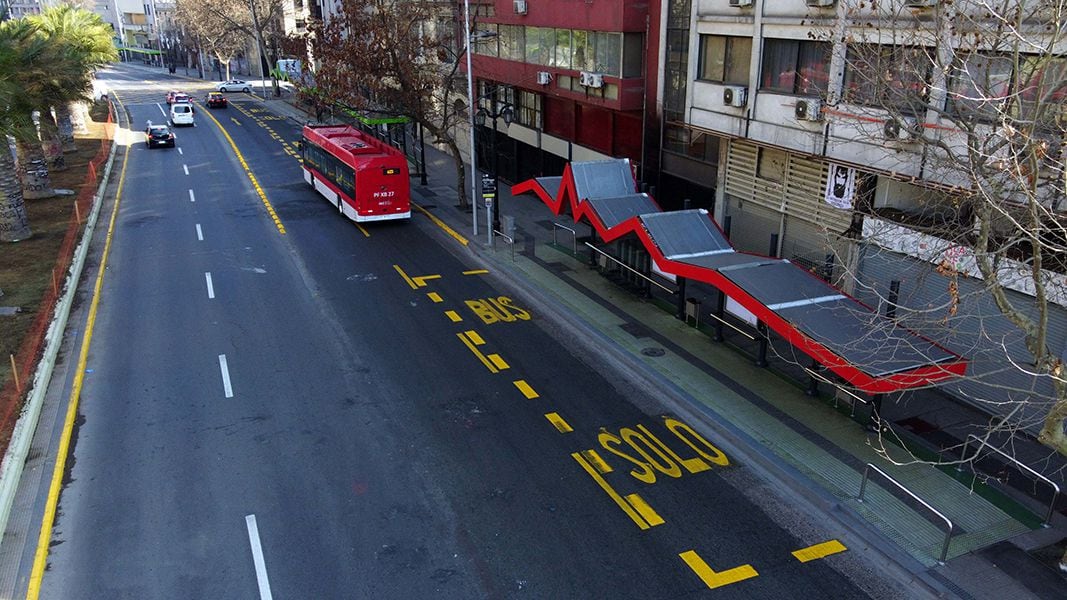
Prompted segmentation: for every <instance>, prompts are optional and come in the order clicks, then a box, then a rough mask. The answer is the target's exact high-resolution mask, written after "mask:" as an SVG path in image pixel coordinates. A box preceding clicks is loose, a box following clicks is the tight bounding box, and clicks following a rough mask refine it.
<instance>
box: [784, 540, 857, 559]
mask: <svg viewBox="0 0 1067 600" xmlns="http://www.w3.org/2000/svg"><path fill="white" fill-rule="evenodd" d="M845 550H848V548H846V547H845V545H844V544H842V543H841V542H839V541H837V540H830V541H828V542H823V543H821V544H815V545H814V546H808V547H807V548H801V549H800V550H796V551H794V552H793V556H794V557H796V559H797V560H799V561H800V562H802V563H806V562H809V561H813V560H818V559H820V558H825V557H827V556H830V555H831V554H837V553H838V552H844V551H845Z"/></svg>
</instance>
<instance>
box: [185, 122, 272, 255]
mask: <svg viewBox="0 0 1067 600" xmlns="http://www.w3.org/2000/svg"><path fill="white" fill-rule="evenodd" d="M201 112H202V113H204V114H205V115H207V117H208V118H209V119H211V120H212V121H213V122H214V123H215V125H216V126H218V128H219V131H221V132H222V135H223V137H225V138H226V141H228V142H230V147H231V148H233V152H234V154H236V155H237V161H238V162H240V163H241V166H242V167H243V168H244V170H245V175H248V179H249V181H251V182H252V187H254V188H256V193H257V194H259V199H260V200H262V201H263V206H266V207H267V214H268V215H270V218H271V220H273V221H274V226H275V227H277V228H278V233H280V234H282V235H285V226H284V225H282V220H281V219H279V218H278V213H276V212H274V207H273V206H271V204H270V200H267V194H266V192H264V191H263V188H261V187H260V186H259V180H257V179H256V176H255V175H254V174H252V168H251V167H249V166H248V163H247V162H245V157H244V155H243V154H241V151H240V150H238V149H237V143H236V142H234V141H233V138H232V137H230V133H229V132H228V131H226V129H225V128H224V127H223V126H222V123H219V120H218V119H216V118H215V117H214V115H212V114H211V112H209V111H206V110H205V111H201Z"/></svg>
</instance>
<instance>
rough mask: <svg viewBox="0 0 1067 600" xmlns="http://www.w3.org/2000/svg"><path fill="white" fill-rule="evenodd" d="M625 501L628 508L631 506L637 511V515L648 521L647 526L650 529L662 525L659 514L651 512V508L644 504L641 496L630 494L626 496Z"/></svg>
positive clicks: (661, 518)
mask: <svg viewBox="0 0 1067 600" xmlns="http://www.w3.org/2000/svg"><path fill="white" fill-rule="evenodd" d="M626 501H627V502H629V503H630V506H633V507H634V510H636V511H637V514H639V515H641V516H642V517H644V519H645V520H646V521H648V524H649V525H651V526H652V527H655V526H656V525H663V517H661V516H659V513H657V512H656V511H654V510H652V507H651V506H649V505H648V502H645V499H644V498H642V497H641V496H638V495H637V494H630V495H628V496H626Z"/></svg>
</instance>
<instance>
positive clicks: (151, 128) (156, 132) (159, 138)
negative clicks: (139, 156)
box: [144, 121, 176, 149]
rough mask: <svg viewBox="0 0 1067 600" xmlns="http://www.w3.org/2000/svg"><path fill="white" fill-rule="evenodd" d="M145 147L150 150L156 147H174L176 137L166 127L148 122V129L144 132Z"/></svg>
mask: <svg viewBox="0 0 1067 600" xmlns="http://www.w3.org/2000/svg"><path fill="white" fill-rule="evenodd" d="M144 138H145V139H144V141H145V145H147V146H148V148H149V149H152V148H155V147H156V146H170V147H171V148H173V147H174V143H175V139H176V138H175V136H174V133H173V132H172V131H171V130H170V128H169V127H167V126H166V125H153V124H152V122H151V121H149V122H148V127H145V130H144Z"/></svg>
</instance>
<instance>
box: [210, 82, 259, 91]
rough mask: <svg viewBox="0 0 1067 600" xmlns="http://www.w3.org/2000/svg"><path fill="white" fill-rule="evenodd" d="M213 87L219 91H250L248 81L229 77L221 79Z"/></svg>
mask: <svg viewBox="0 0 1067 600" xmlns="http://www.w3.org/2000/svg"><path fill="white" fill-rule="evenodd" d="M215 89H216V90H218V91H220V92H237V91H241V92H244V93H246V94H247V93H248V92H251V91H252V87H251V86H250V85H248V82H247V81H245V80H243V79H231V80H229V81H223V82H222V83H220V84H218V85H216V86H215Z"/></svg>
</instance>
